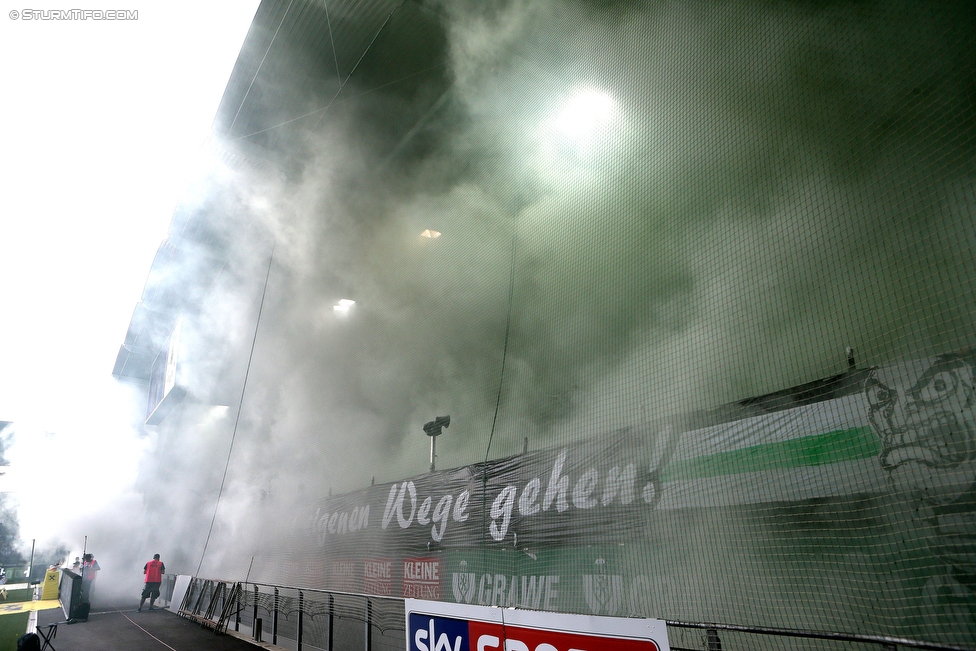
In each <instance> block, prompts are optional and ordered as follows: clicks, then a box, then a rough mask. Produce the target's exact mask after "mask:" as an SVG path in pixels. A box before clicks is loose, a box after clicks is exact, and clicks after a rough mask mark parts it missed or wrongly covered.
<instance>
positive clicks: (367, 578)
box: [363, 558, 393, 597]
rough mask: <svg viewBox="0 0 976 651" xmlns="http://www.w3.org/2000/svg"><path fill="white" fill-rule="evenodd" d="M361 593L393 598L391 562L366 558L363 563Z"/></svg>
mask: <svg viewBox="0 0 976 651" xmlns="http://www.w3.org/2000/svg"><path fill="white" fill-rule="evenodd" d="M363 592H365V593H366V594H375V595H380V596H383V597H392V596H393V561H390V560H386V559H382V558H367V559H366V560H364V561H363Z"/></svg>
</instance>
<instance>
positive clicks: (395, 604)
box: [177, 577, 974, 651]
mask: <svg viewBox="0 0 976 651" xmlns="http://www.w3.org/2000/svg"><path fill="white" fill-rule="evenodd" d="M177 612H178V614H179V615H180V616H182V617H186V618H188V619H191V620H193V621H195V622H197V623H199V624H200V625H201V626H204V627H207V628H211V629H213V631H214V633H216V634H222V633H227V632H229V631H233V632H234V633H236V634H240V635H245V636H248V637H251V638H253V639H255V640H256V641H258V642H270V643H271V644H273V645H276V646H279V647H283V648H286V649H295V651H319V650H321V651H393V650H400V649H404V648H405V645H406V640H405V616H404V600H403V599H401V598H398V597H383V596H375V595H362V594H353V593H347V592H339V591H334V590H318V589H312V588H298V587H293V586H282V585H273V584H267V583H251V582H247V581H238V582H233V581H222V580H215V579H204V578H198V577H193V578H191V579H190V581H189V585H188V587H187V589H186V593H185V595H184V596H183V598H182V601H181V605H180V607H179V609H178V611H177ZM665 622H666V624H667V628H668V639H669V641H670V648H671V649H672V651H723V649H724V650H725V651H739V650H746V649H755V648H778V649H782V650H783V651H898V650H899V649H904V650H908V649H922V650H926V651H974V650H973V649H970V648H968V647H960V646H952V645H940V644H932V643H929V642H924V641H920V640H912V639H908V638H900V637H893V636H882V635H859V634H855V633H844V632H832V631H814V630H794V629H785V628H775V627H761V626H739V625H735V624H724V623H715V622H687V621H678V620H665Z"/></svg>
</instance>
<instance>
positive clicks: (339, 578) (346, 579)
mask: <svg viewBox="0 0 976 651" xmlns="http://www.w3.org/2000/svg"><path fill="white" fill-rule="evenodd" d="M329 569H330V572H329V579H330V580H329V587H330V588H332V589H333V590H339V591H340V592H359V591H360V589H361V588H360V585H362V583H361V582H360V580H359V577H360V571H359V561H353V560H335V561H332V563H331V564H330V568H329Z"/></svg>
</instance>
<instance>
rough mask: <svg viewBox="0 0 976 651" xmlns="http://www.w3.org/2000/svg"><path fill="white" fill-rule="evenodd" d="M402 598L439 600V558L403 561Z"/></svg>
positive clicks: (406, 559)
mask: <svg viewBox="0 0 976 651" xmlns="http://www.w3.org/2000/svg"><path fill="white" fill-rule="evenodd" d="M403 596H404V597H407V598H410V599H440V598H441V561H440V559H439V558H405V559H403Z"/></svg>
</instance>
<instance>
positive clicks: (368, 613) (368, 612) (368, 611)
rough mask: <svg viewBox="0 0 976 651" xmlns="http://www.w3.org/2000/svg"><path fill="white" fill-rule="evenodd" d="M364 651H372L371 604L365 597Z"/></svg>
mask: <svg viewBox="0 0 976 651" xmlns="http://www.w3.org/2000/svg"><path fill="white" fill-rule="evenodd" d="M431 644H433V643H431ZM366 651H373V602H372V601H370V600H369V597H366Z"/></svg>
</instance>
